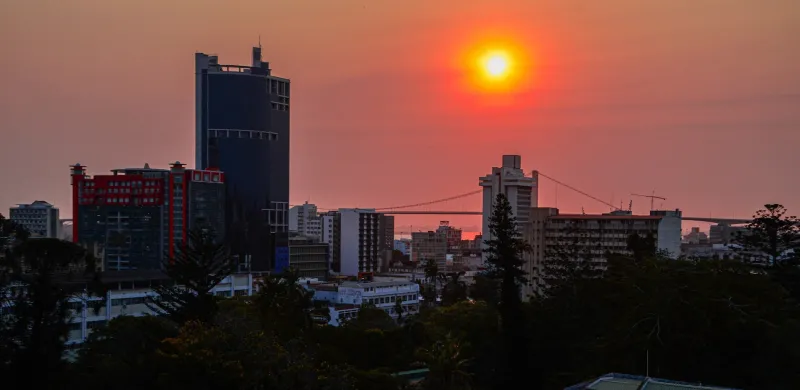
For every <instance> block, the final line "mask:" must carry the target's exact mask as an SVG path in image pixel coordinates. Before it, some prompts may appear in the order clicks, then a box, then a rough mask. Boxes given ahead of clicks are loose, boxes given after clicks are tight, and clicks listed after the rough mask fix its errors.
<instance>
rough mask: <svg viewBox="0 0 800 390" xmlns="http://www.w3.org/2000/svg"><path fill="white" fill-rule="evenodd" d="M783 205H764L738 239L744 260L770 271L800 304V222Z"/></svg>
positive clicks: (775, 279) (740, 252)
mask: <svg viewBox="0 0 800 390" xmlns="http://www.w3.org/2000/svg"><path fill="white" fill-rule="evenodd" d="M786 213H787V210H786V208H785V207H783V206H782V205H779V204H767V205H764V209H762V210H758V211H757V212H756V214H755V215H754V216H753V221H752V222H750V223H749V224H748V225H747V229H746V230H745V231H744V232H739V233H738V234H737V235H736V237H734V243H735V244H738V245H739V246H740V247H739V248H737V251H738V252H739V255H740V257H741V259H742V260H743V261H745V262H750V263H752V264H754V265H756V266H759V267H766V268H768V270H767V272H768V273H769V275H770V277H772V279H773V280H774V281H775V282H777V283H778V284H780V285H781V286H782V287H783V288H784V289H786V290H787V291H788V292H789V293H790V294H791V295H792V297H793V298H794V299H795V301H797V302H800V269H798V265H800V264H799V263H800V262H799V261H798V260H800V226H799V225H798V224H800V220H798V219H797V217H795V216H787V215H786Z"/></svg>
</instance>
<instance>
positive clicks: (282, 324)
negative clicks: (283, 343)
mask: <svg viewBox="0 0 800 390" xmlns="http://www.w3.org/2000/svg"><path fill="white" fill-rule="evenodd" d="M299 278H300V276H299V274H297V273H296V272H294V271H293V270H291V269H289V270H287V271H286V272H284V273H283V274H281V275H270V276H267V277H265V278H264V282H263V283H262V284H261V286H260V288H259V291H258V294H256V296H255V300H254V302H255V304H256V307H257V308H258V310H259V312H260V318H261V321H262V324H263V326H264V328H265V329H268V330H270V331H272V332H275V333H276V334H278V335H280V336H281V337H285V338H288V337H296V336H298V335H300V334H302V332H304V331H305V330H306V329H308V328H309V327H311V325H312V320H311V311H312V309H313V308H314V304H313V301H312V298H313V296H314V293H313V292H312V291H309V290H306V289H305V288H304V287H303V286H301V285H300V284H299V283H297V281H298V280H299Z"/></svg>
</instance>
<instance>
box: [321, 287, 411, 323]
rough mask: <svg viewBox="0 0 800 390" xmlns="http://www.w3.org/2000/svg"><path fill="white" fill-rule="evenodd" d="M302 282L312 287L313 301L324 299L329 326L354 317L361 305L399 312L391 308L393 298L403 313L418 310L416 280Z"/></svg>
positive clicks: (394, 306) (393, 301) (392, 315)
mask: <svg viewBox="0 0 800 390" xmlns="http://www.w3.org/2000/svg"><path fill="white" fill-rule="evenodd" d="M305 286H306V288H308V289H309V290H311V291H314V300H315V301H319V302H327V303H328V310H329V319H328V324H329V325H333V326H339V325H341V324H343V323H344V322H345V321H347V320H350V319H352V318H355V317H357V316H358V311H359V310H360V309H361V307H362V306H364V305H370V306H374V307H376V308H378V309H382V310H384V311H385V312H386V313H387V314H388V315H389V316H390V317H392V318H394V319H396V318H397V317H398V315H399V314H400V313H397V312H396V310H395V308H396V305H397V301H400V302H401V304H402V307H403V315H406V314H416V313H418V312H419V303H420V299H419V298H420V297H419V284H417V283H415V282H413V281H410V280H408V279H404V278H397V279H395V278H375V279H374V280H371V281H342V282H338V283H316V284H314V283H307V284H305Z"/></svg>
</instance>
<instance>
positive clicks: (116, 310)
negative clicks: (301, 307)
mask: <svg viewBox="0 0 800 390" xmlns="http://www.w3.org/2000/svg"><path fill="white" fill-rule="evenodd" d="M257 280H258V278H257V277H254V275H253V274H251V273H247V274H233V275H230V276H228V277H226V278H225V279H223V280H222V281H221V282H220V283H219V284H218V285H217V286H216V287H214V289H213V290H212V292H213V293H214V295H216V296H218V297H233V296H250V295H253V293H254V291H256V290H257ZM103 283H104V284H105V286H106V288H107V292H106V295H105V297H94V296H88V295H84V296H76V297H73V298H72V299H71V302H70V309H71V311H72V313H71V314H72V319H71V320H70V322H69V333H68V335H67V344H68V345H73V344H74V345H80V344H81V343H83V342H84V341H85V340H86V338H87V337H89V335H91V334H92V332H93V331H94V330H96V329H99V328H102V327H104V326H105V325H106V324H107V323H108V322H109V321H111V320H112V319H114V318H117V317H119V316H134V317H140V316H146V315H154V314H156V313H154V312H153V311H152V310H151V309H150V307H149V306H148V305H147V302H148V301H149V299H151V298H152V297H154V296H156V294H155V292H154V291H153V287H154V286H156V285H158V284H160V283H169V279H168V278H167V276H166V275H164V274H163V273H161V272H160V271H145V272H140V273H138V274H137V275H136V276H135V277H131V273H119V275H116V274H114V275H111V276H105V277H104V278H103Z"/></svg>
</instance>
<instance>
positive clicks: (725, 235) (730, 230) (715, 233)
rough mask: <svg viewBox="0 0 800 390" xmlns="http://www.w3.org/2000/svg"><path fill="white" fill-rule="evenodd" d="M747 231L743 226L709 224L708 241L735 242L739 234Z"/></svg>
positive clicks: (725, 243) (712, 242) (726, 243)
mask: <svg viewBox="0 0 800 390" xmlns="http://www.w3.org/2000/svg"><path fill="white" fill-rule="evenodd" d="M744 233H747V228H746V227H744V226H731V225H724V224H717V225H711V228H710V229H709V243H711V244H723V245H730V244H735V243H736V239H737V237H738V236H739V234H744Z"/></svg>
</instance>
